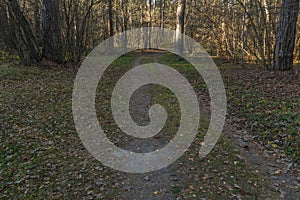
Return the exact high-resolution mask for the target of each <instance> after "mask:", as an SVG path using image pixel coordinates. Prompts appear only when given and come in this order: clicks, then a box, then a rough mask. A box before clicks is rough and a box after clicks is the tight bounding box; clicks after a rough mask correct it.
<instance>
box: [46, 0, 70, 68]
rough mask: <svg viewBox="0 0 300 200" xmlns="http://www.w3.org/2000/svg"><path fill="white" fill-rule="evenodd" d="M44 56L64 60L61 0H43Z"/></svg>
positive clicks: (56, 60) (55, 60)
mask: <svg viewBox="0 0 300 200" xmlns="http://www.w3.org/2000/svg"><path fill="white" fill-rule="evenodd" d="M41 7H42V8H41V16H42V31H43V32H42V39H43V54H42V55H43V57H44V58H46V59H47V60H51V61H54V62H57V63H63V62H64V51H63V42H62V37H61V26H60V15H59V1H58V0H43V1H42V5H41Z"/></svg>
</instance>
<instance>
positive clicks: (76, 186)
mask: <svg viewBox="0 0 300 200" xmlns="http://www.w3.org/2000/svg"><path fill="white" fill-rule="evenodd" d="M148 62H159V63H162V64H166V65H168V66H172V67H174V68H175V69H176V70H178V71H179V72H180V73H181V74H183V75H184V76H186V77H187V79H188V80H190V82H191V85H192V86H193V88H194V89H195V91H196V93H197V95H198V98H199V102H200V106H201V121H200V129H199V134H198V135H197V136H196V138H195V140H194V142H193V143H192V145H191V147H190V148H189V150H188V151H187V152H186V153H185V154H184V155H183V156H182V157H181V158H180V159H178V160H177V161H176V162H175V163H173V164H171V165H170V166H168V167H166V168H164V169H162V170H159V171H156V172H150V173H145V174H127V173H123V172H119V171H116V170H113V169H111V168H108V167H105V166H103V165H102V164H101V163H100V162H99V161H97V160H96V159H95V158H94V157H93V156H91V155H90V154H89V152H88V151H87V150H86V149H85V147H84V146H83V144H82V142H81V141H80V139H79V136H78V134H77V132H76V130H75V126H74V122H73V116H72V101H71V99H72V89H73V84H74V79H75V76H76V72H77V68H70V67H69V68H63V67H55V66H49V64H40V65H39V66H31V67H24V66H19V65H12V64H5V65H1V67H0V89H1V94H0V110H1V117H0V127H1V132H0V191H1V192H0V198H1V199H37V198H38V199H47V198H49V199H71V198H73V199H124V200H125V199H126V200H127V199H300V176H299V174H300V169H299V143H300V141H299V138H300V129H299V127H300V114H299V113H300V88H299V85H300V82H299V79H296V78H295V76H294V74H293V72H269V71H265V70H263V69H262V68H260V67H257V66H246V67H241V66H239V65H233V64H221V63H218V61H216V62H217V63H218V65H219V67H220V70H221V74H222V76H223V80H224V83H225V87H226V93H227V100H228V114H227V120H226V125H225V128H224V131H223V134H222V136H221V137H220V139H219V141H218V143H217V145H216V146H215V148H214V149H213V151H212V152H211V153H210V154H209V155H208V156H207V157H205V158H203V159H200V158H199V156H198V152H199V149H200V147H201V142H202V141H203V135H204V134H205V132H206V130H207V127H208V124H209V120H208V119H209V115H210V114H209V94H208V92H207V88H206V85H205V83H204V82H203V80H202V79H201V77H200V76H199V75H198V74H197V73H196V72H195V70H194V69H193V67H192V66H191V65H190V64H189V63H187V62H185V61H184V60H182V59H180V58H178V57H176V56H174V55H171V54H166V53H161V52H154V53H147V52H143V53H130V54H128V55H126V56H122V57H121V58H119V59H118V60H116V61H115V62H114V63H113V64H112V66H111V67H110V68H109V69H108V70H107V71H106V72H105V74H104V76H103V78H101V80H100V82H101V84H99V85H98V91H97V94H101V95H98V96H97V100H96V108H97V116H98V118H99V123H100V124H101V126H102V127H103V129H104V130H107V137H108V138H109V139H110V140H111V141H113V142H114V143H115V144H116V145H117V146H119V147H122V148H124V149H135V150H137V151H143V150H145V151H151V150H153V149H155V148H159V147H161V146H163V145H164V144H166V143H167V142H168V141H170V139H171V138H172V137H173V135H174V134H176V130H177V129H176V127H177V125H178V123H179V119H180V118H179V117H180V115H179V114H180V113H178V110H179V104H178V102H177V101H176V98H175V96H174V95H173V94H172V93H170V92H169V91H168V90H165V89H164V88H162V87H159V86H153V87H142V88H141V89H139V93H140V95H137V96H136V98H135V100H134V101H133V103H132V108H133V110H135V111H136V112H137V113H136V114H135V115H136V117H135V116H134V115H133V118H136V119H137V121H138V122H139V123H141V124H143V123H145V122H147V120H148V119H147V116H144V115H145V112H147V108H149V106H150V104H154V103H160V104H162V105H163V106H164V107H165V108H166V110H167V113H168V114H169V113H171V116H170V117H171V118H172V119H173V120H170V121H169V122H168V123H167V124H166V126H165V127H164V129H163V131H162V132H163V133H162V134H158V135H157V136H155V137H153V138H151V140H149V141H140V140H139V141H138V140H134V139H132V138H130V137H124V136H123V135H121V134H120V130H119V129H118V127H117V125H116V124H115V123H114V120H113V117H112V114H111V112H110V94H111V92H112V90H113V87H114V84H115V83H116V81H117V80H118V79H119V78H120V77H121V76H122V75H123V74H124V73H125V72H126V71H128V70H130V69H131V68H132V67H134V66H137V65H139V64H143V63H148ZM162 94H163V95H162ZM140 116H142V117H140ZM143 116H144V117H143ZM154 147H155V148H154Z"/></svg>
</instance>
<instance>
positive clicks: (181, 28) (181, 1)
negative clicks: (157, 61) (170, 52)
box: [175, 0, 185, 54]
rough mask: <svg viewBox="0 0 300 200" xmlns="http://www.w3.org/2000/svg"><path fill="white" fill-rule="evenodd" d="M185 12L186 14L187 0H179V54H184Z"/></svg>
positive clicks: (177, 29) (177, 27)
mask: <svg viewBox="0 0 300 200" xmlns="http://www.w3.org/2000/svg"><path fill="white" fill-rule="evenodd" d="M184 14H185V0H178V5H177V12H176V35H175V51H176V52H177V53H179V54H182V52H183V45H184V42H183V34H184ZM180 33H181V34H180Z"/></svg>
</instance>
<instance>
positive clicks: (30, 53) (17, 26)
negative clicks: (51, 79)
mask: <svg viewBox="0 0 300 200" xmlns="http://www.w3.org/2000/svg"><path fill="white" fill-rule="evenodd" d="M6 3H7V5H8V10H9V15H10V22H9V23H10V24H11V25H12V26H11V32H10V33H11V36H10V37H13V39H14V40H15V41H12V43H13V44H14V46H15V48H16V50H17V51H18V54H19V56H20V59H21V60H22V62H23V63H24V64H29V65H30V64H35V63H38V62H39V61H40V60H41V54H40V51H39V48H38V45H37V43H36V39H35V37H34V35H33V31H32V30H31V28H30V25H29V22H28V21H27V19H26V18H25V16H24V15H23V13H22V12H21V10H20V6H19V4H18V2H17V1H16V0H11V1H6Z"/></svg>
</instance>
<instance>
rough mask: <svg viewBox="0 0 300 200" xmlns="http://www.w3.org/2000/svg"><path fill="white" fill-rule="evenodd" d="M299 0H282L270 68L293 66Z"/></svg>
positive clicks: (288, 67) (279, 68)
mask: <svg viewBox="0 0 300 200" xmlns="http://www.w3.org/2000/svg"><path fill="white" fill-rule="evenodd" d="M298 13H299V0H283V2H282V7H281V12H280V20H279V26H278V30H277V35H276V41H275V50H274V58H273V64H272V66H271V67H270V69H272V70H290V69H292V68H293V60H294V47H295V38H296V26H297V19H298Z"/></svg>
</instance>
